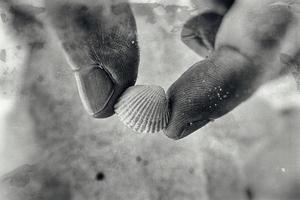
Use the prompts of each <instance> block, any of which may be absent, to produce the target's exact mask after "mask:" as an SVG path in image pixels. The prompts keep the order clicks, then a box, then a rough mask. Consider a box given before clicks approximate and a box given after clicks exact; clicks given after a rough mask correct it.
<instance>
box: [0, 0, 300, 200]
mask: <svg viewBox="0 0 300 200" xmlns="http://www.w3.org/2000/svg"><path fill="white" fill-rule="evenodd" d="M189 9H190V8H189V7H187V8H186V7H180V6H173V7H172V6H169V7H168V6H163V5H156V4H146V5H141V4H137V5H134V6H133V10H134V13H135V14H136V15H137V26H138V28H139V30H140V32H139V38H140V39H139V40H140V46H141V65H140V73H139V77H138V80H137V83H138V84H157V85H162V86H163V87H164V88H165V89H166V88H167V87H168V86H170V85H171V83H172V82H173V81H174V80H176V78H177V77H178V76H179V75H180V74H182V73H183V72H184V71H185V70H186V68H187V67H188V66H191V65H192V64H193V63H195V62H197V61H199V57H198V56H197V55H196V54H195V53H194V52H193V51H192V50H190V49H188V48H187V47H185V45H184V44H182V43H181V42H180V40H179V38H180V30H178V27H180V26H181V25H183V24H184V22H185V21H186V20H187V19H189V18H190V17H191V13H192V11H191V10H189ZM144 10H145V11H147V12H143V11H144ZM179 10H181V11H179ZM1 12H3V13H4V11H3V10H1ZM145 13H147V14H145ZM148 13H149V14H148ZM180 14H181V15H180ZM1 16H2V15H1ZM3 16H4V15H3ZM5 16H6V17H7V18H4V17H3V18H2V21H3V19H5V20H4V21H6V22H9V20H11V18H10V16H9V15H8V14H7V13H6V14H5ZM159 16H160V17H159ZM161 16H162V17H161ZM174 16H176V17H174ZM0 23H2V22H0ZM1 27H5V26H4V25H3V24H1ZM0 30H1V31H3V29H0ZM37 30H40V29H37ZM149 30H153V31H151V32H150V31H149ZM2 33H3V32H1V34H2ZM41 33H43V32H41ZM3 35H4V36H3V37H4V38H5V39H2V38H1V42H0V43H1V44H2V42H3V41H5V40H8V41H10V43H9V44H7V48H6V47H1V48H3V49H4V48H5V49H6V50H7V56H6V62H5V63H4V62H2V61H0V66H1V68H0V70H1V76H0V77H1V79H0V80H1V85H0V88H1V90H0V96H1V107H2V105H4V106H3V110H2V112H6V113H8V114H6V115H5V116H4V117H3V118H2V115H1V121H0V122H1V123H0V124H1V132H0V133H5V135H1V137H3V140H2V138H1V140H0V144H1V145H2V146H3V148H0V150H1V154H0V155H1V156H2V157H0V159H1V161H0V162H1V166H0V170H1V171H0V173H1V175H3V176H2V177H1V182H0V199H5V200H6V199H7V200H41V199H42V200H53V199H57V200H82V199H88V200H99V199H101V200H102V199H103V200H106V199H107V200H111V199H114V200H118V199H120V200H127V199H130V200H135V199H136V200H140V199H145V200H170V199H172V200H173V199H174V200H176V199H178V200H182V199H187V200H198V199H203V200H209V199H212V200H224V199H230V200H235V199H237V200H249V199H258V200H262V199H266V198H267V199H275V198H278V199H280V200H283V199H284V200H285V199H287V200H290V199H297V198H298V197H299V193H297V192H298V191H299V179H300V176H299V174H300V171H299V170H300V169H299V166H300V163H299V159H297V158H299V144H300V138H299V128H300V127H299V120H300V105H299V94H297V90H296V85H295V82H293V79H292V78H291V77H290V76H286V77H284V78H283V79H280V80H278V81H276V82H273V83H271V84H270V85H268V86H266V87H264V88H262V89H261V90H260V91H259V92H258V93H257V94H256V95H255V96H254V97H253V98H251V99H250V100H249V101H247V102H246V103H244V104H242V105H241V106H240V107H238V108H237V109H235V110H234V111H233V112H231V113H229V114H227V115H226V116H224V117H223V118H221V119H218V120H216V121H215V122H213V123H211V124H209V125H208V126H207V127H205V128H203V129H201V130H199V131H197V132H196V133H195V134H193V135H191V136H190V137H188V138H185V139H183V140H181V141H177V142H174V141H172V140H169V139H167V138H165V137H164V136H163V135H162V134H156V135H149V134H145V135H138V134H135V133H134V132H133V131H131V130H130V129H128V128H126V127H125V126H124V125H123V124H122V123H121V122H119V120H118V119H117V117H115V116H113V117H111V118H109V119H101V120H100V119H93V118H92V117H89V116H88V115H87V114H86V112H85V111H84V109H83V107H82V105H81V102H80V99H79V95H78V93H77V89H76V82H75V80H74V77H73V72H72V71H71V70H70V68H69V66H68V63H67V61H66V60H65V57H64V56H63V53H62V50H61V49H60V46H59V43H58V41H57V39H56V38H55V37H53V36H52V35H47V36H45V35H43V34H41V35H40V36H39V37H38V39H39V40H38V41H46V42H45V43H43V45H42V44H41V43H37V44H39V45H37V46H35V47H38V48H33V49H32V48H31V46H30V45H28V43H27V42H24V41H23V40H22V39H16V38H17V37H13V36H12V35H10V34H7V32H4V33H3ZM19 36H20V35H19ZM20 37H21V38H22V35H21V36H20ZM40 39H41V40H40ZM34 41H35V40H34ZM3 44H4V42H3ZM5 44H6V43H5ZM178 58H180V59H178ZM2 83H3V84H2ZM8 101H9V102H10V103H6V104H5V102H8ZM2 103H3V104H2ZM6 105H7V106H6ZM1 109H2V108H1ZM2 119H3V121H5V126H4V125H2ZM2 141H5V143H4V144H2ZM278 180H280V181H278Z"/></svg>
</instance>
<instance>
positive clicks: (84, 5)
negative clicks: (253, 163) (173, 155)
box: [45, 0, 300, 139]
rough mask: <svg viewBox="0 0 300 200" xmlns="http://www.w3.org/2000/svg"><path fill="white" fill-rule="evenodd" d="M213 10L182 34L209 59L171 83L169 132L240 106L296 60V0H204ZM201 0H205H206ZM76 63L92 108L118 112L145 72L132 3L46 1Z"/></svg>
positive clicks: (299, 10) (176, 134) (179, 133)
mask: <svg viewBox="0 0 300 200" xmlns="http://www.w3.org/2000/svg"><path fill="white" fill-rule="evenodd" d="M199 2H201V3H202V5H203V3H205V4H206V5H207V6H208V8H209V9H206V10H205V11H203V12H201V13H199V14H198V15H197V16H195V17H193V18H192V19H190V20H189V21H188V22H186V24H185V25H184V27H183V29H182V34H181V36H182V37H181V39H182V41H183V42H184V43H185V44H186V45H187V46H189V47H190V48H191V49H193V50H194V51H195V52H196V53H198V54H199V55H200V56H202V57H205V58H206V59H205V60H203V61H200V62H198V63H196V64H194V65H193V66H192V67H191V68H190V69H188V70H187V71H186V72H185V73H184V74H183V75H182V76H181V77H179V79H178V80H177V81H175V82H174V83H173V84H172V86H171V87H170V88H169V89H168V92H167V96H168V100H169V106H170V110H171V118H170V123H169V125H168V127H167V129H166V130H165V133H166V135H167V136H168V137H170V138H173V139H180V138H183V137H185V136H187V135H189V134H191V133H192V132H194V131H195V130H197V129H199V128H201V127H202V126H204V125H206V124H207V123H209V122H210V121H212V120H214V119H216V118H219V117H221V116H223V115H224V114H226V113H228V112H230V111H231V110H233V109H234V108H235V107H236V106H238V105H239V104H240V103H241V102H243V101H245V100H246V99H247V98H249V97H250V96H251V95H252V94H253V93H254V92H255V90H256V89H257V88H258V87H259V86H260V85H261V84H263V83H265V82H266V81H268V80H271V79H273V78H276V77H278V76H279V75H281V74H282V73H284V72H286V69H287V68H289V67H290V68H291V66H297V64H298V63H299V62H300V56H299V55H300V54H299V52H300V51H299V47H300V45H299V42H300V37H299V36H298V31H299V28H300V27H299V20H300V3H298V2H297V0H226V1H222V0H202V1H200V0H199V1H194V3H195V4H198V3H199ZM201 3H199V4H201ZM45 4H46V10H47V15H48V17H49V19H50V20H49V21H50V23H49V24H50V26H51V27H52V28H53V29H54V30H55V33H56V34H57V36H58V38H59V39H60V42H61V44H62V47H63V49H64V52H65V53H66V57H67V59H68V61H69V63H70V65H71V67H72V68H73V70H74V73H75V77H76V80H77V84H78V89H79V93H80V96H81V99H82V102H83V104H84V106H85V108H86V110H87V111H88V112H89V113H90V114H92V115H93V116H94V117H96V118H106V117H109V116H111V115H113V114H114V109H113V108H114V104H115V103H116V101H117V99H118V98H119V97H120V95H121V94H122V93H123V92H124V91H125V90H126V89H127V88H128V87H130V86H132V85H134V84H135V81H136V78H137V75H138V65H139V47H138V39H137V35H138V31H137V28H136V24H135V19H134V15H133V13H132V11H131V8H130V4H129V3H127V2H124V1H121V0H114V1H105V0H98V1H97V0H88V1H84V0H73V1H68V0H63V1H61V0H51V1H46V2H45Z"/></svg>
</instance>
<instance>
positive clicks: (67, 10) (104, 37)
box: [46, 0, 139, 118]
mask: <svg viewBox="0 0 300 200" xmlns="http://www.w3.org/2000/svg"><path fill="white" fill-rule="evenodd" d="M46 8H47V11H48V13H49V16H50V19H51V22H52V25H53V27H54V29H55V32H56V33H57V35H58V38H59V40H60V42H61V44H62V47H63V49H64V52H65V54H66V56H67V58H68V61H69V63H70V65H71V67H72V69H73V70H74V72H75V77H76V81H77V85H78V90H79V94H80V97H81V100H82V102H83V104H84V106H85V108H86V110H87V111H88V112H89V113H90V114H92V115H93V116H94V117H100V118H103V117H108V116H111V115H112V114H113V113H114V110H113V106H114V104H115V102H116V100H117V98H118V97H119V96H120V94H121V93H122V92H123V91H124V90H125V89H126V88H128V87H129V86H132V85H134V83H135V81H136V78H137V71H138V62H139V50H138V44H137V36H136V24H135V19H134V16H133V14H132V11H131V8H130V6H129V4H128V3H126V2H124V1H122V2H117V1H113V2H111V1H83V0H82V1H80V0H77V1H66V0H65V1H58V0H57V1H47V2H46Z"/></svg>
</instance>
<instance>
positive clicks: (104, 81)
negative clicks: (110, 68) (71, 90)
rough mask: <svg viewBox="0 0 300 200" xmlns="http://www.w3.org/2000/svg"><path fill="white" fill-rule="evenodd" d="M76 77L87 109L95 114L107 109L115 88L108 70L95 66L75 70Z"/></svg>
mask: <svg viewBox="0 0 300 200" xmlns="http://www.w3.org/2000/svg"><path fill="white" fill-rule="evenodd" d="M75 77H76V82H77V86H78V90H79V95H80V97H81V100H82V103H83V105H84V107H85V109H86V111H87V112H88V113H89V114H91V115H95V114H97V113H99V112H101V111H102V110H103V109H105V107H106V105H107V103H108V101H109V100H110V98H111V96H112V95H113V93H114V89H115V86H114V83H113V81H112V80H111V78H110V76H109V75H108V74H107V73H106V71H105V70H103V69H101V68H100V67H93V68H90V69H86V70H81V71H77V72H75Z"/></svg>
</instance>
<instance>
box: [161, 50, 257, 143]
mask: <svg viewBox="0 0 300 200" xmlns="http://www.w3.org/2000/svg"><path fill="white" fill-rule="evenodd" d="M258 69H259V68H258V67H256V66H255V65H254V64H253V63H252V62H251V60H250V59H248V58H247V57H246V56H244V55H242V54H241V53H240V52H239V51H238V50H236V49H234V48H232V47H221V48H219V49H218V50H217V51H215V53H214V54H213V55H212V56H211V57H210V58H208V59H206V60H203V61H200V62H198V63H196V64H195V65H193V66H192V67H191V68H190V69H188V70H187V71H186V72H185V73H184V74H183V75H182V76H181V77H180V78H179V79H178V80H177V81H175V83H174V84H173V85H172V86H171V87H170V88H169V90H168V92H167V95H168V98H169V103H170V110H171V118H170V123H169V125H168V127H167V129H166V130H165V134H166V135H167V136H168V137H170V138H173V139H180V138H183V137H185V136H187V135H189V134H191V133H192V132H194V131H195V130H197V129H199V128H201V127H202V126H204V125H206V124H207V123H209V122H210V121H211V120H214V119H216V118H218V117H221V116H223V115H224V114H226V113H228V112H229V111H231V110H232V109H234V108H235V107H236V106H238V105H239V104H240V103H241V102H243V101H244V100H246V99H247V98H248V97H249V96H251V94H252V93H253V92H254V91H255V89H256V88H257V87H258V84H257V83H258V82H259V81H258V79H259V76H258V75H259V74H260V73H259V70H258Z"/></svg>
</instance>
